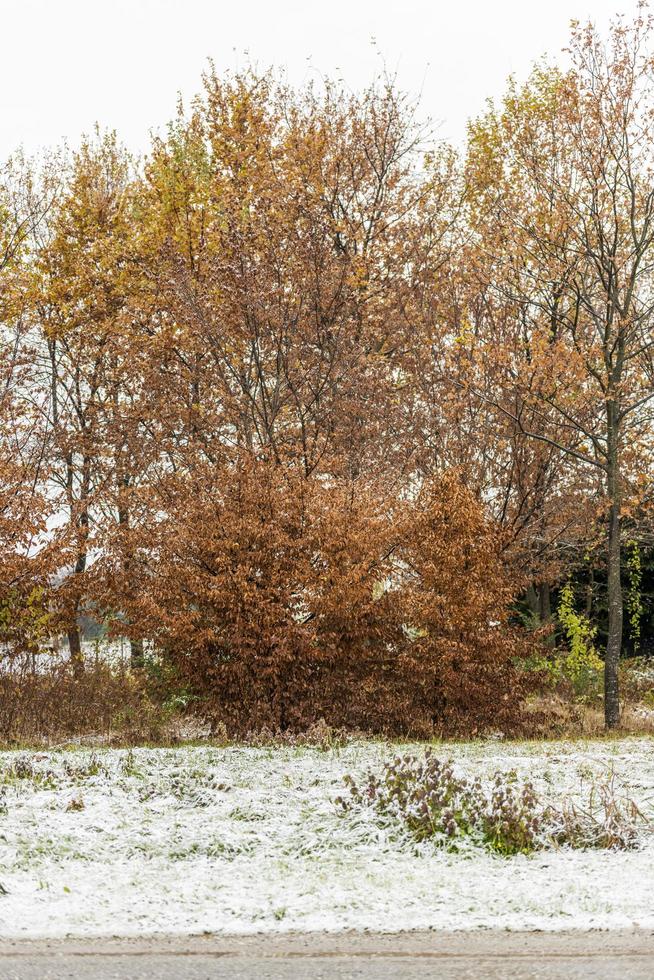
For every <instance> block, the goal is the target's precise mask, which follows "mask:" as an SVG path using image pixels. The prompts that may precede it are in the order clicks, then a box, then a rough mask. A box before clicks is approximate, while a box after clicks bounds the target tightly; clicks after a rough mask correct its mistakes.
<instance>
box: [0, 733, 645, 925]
mask: <svg viewBox="0 0 654 980" xmlns="http://www.w3.org/2000/svg"><path fill="white" fill-rule="evenodd" d="M408 748H411V749H412V750H415V751H422V749H421V748H420V747H417V746H414V747H407V746H392V745H387V744H383V743H363V742H359V743H353V744H351V745H347V746H345V747H343V748H336V749H332V750H329V751H321V750H320V749H317V748H307V747H304V748H225V749H220V748H210V747H200V748H197V747H193V748H191V747H188V748H180V749H135V750H133V751H124V750H110V749H102V750H97V751H95V752H93V751H90V750H74V751H52V752H49V753H43V752H42V753H30V754H25V753H8V752H4V753H0V793H1V794H2V795H1V796H0V882H1V883H2V885H3V886H4V888H5V889H6V892H7V894H4V895H0V935H1V936H2V937H5V938H8V937H39V936H40V937H57V936H67V935H72V936H84V935H97V936H103V935H104V936H107V935H133V934H141V935H144V934H153V933H171V934H189V933H201V932H205V931H206V932H212V933H216V932H224V933H251V932H273V931H275V932H279V931H286V930H291V929H293V930H316V929H326V930H340V929H350V928H358V929H370V930H380V931H397V930H402V929H417V928H434V929H461V928H467V929H469V928H477V927H479V928H490V927H496V928H497V927H499V928H508V929H547V930H558V929H569V928H618V927H630V926H641V927H644V928H654V904H653V903H652V900H651V886H652V881H654V841H653V840H652V837H651V835H649V834H648V833H644V834H643V841H642V845H641V847H640V848H639V849H638V850H634V851H622V852H620V851H615V852H613V851H611V852H607V851H572V850H567V849H562V850H559V851H554V850H550V851H541V852H539V853H536V854H534V855H532V856H530V857H525V856H518V857H513V858H508V859H507V858H502V857H498V856H494V855H491V854H488V853H486V852H484V851H481V850H479V851H475V852H473V853H466V854H459V855H457V854H450V853H446V852H444V851H439V850H436V849H434V847H433V846H432V845H430V844H424V845H420V846H416V845H415V844H414V843H412V842H411V841H410V840H409V839H408V838H407V837H405V836H403V834H402V833H401V832H399V831H398V828H397V827H396V826H393V825H388V826H382V825H380V824H379V822H378V819H377V818H376V817H375V814H374V812H373V811H371V810H368V809H365V810H363V811H361V810H359V811H357V810H353V811H348V812H347V813H344V814H343V813H341V812H340V811H339V808H338V807H337V806H336V805H335V803H334V798H335V797H336V796H338V795H339V794H341V793H342V792H343V791H344V788H343V776H344V775H345V774H346V773H352V774H353V775H355V776H357V775H358V776H359V777H361V776H363V775H364V774H365V772H366V771H367V770H368V769H374V770H379V769H380V768H381V766H382V764H383V761H384V760H385V759H388V758H391V757H392V756H393V755H395V754H397V753H398V752H400V751H401V752H404V751H406V750H407V749H408ZM653 749H654V743H653V742H652V741H651V740H649V739H624V740H615V741H597V742H580V743H565V742H558V743H541V744H540V745H537V744H535V743H500V742H493V741H490V742H480V743H470V744H460V745H456V744H444V745H441V746H438V747H437V753H438V754H439V755H440V756H442V757H443V758H451V759H453V760H454V761H455V763H456V764H457V766H458V767H460V768H461V769H462V770H465V771H466V772H467V773H469V774H471V775H474V774H479V775H481V776H482V777H484V776H486V777H487V776H489V775H490V774H491V773H492V772H493V771H495V770H496V769H516V770H517V771H518V773H520V774H523V775H526V776H529V778H531V779H532V780H533V781H534V782H535V784H536V786H537V788H538V789H539V790H540V791H541V792H543V793H546V794H548V795H549V796H550V797H556V796H557V795H560V794H568V793H571V794H580V795H581V796H583V793H584V786H586V788H587V782H588V780H589V778H591V777H592V775H593V774H594V775H602V774H603V773H604V774H606V771H607V769H611V768H613V769H614V771H615V773H616V775H617V776H618V777H619V779H620V781H621V783H622V784H623V786H624V788H625V789H626V791H627V792H628V793H629V795H630V796H631V797H632V798H633V799H634V800H635V801H636V802H637V803H638V804H639V805H640V806H641V807H642V808H643V810H644V811H645V812H646V813H647V814H648V815H652V816H654V799H653V797H654V793H653V790H654V751H653ZM30 766H31V768H30ZM16 771H18V772H19V773H23V776H22V778H16V777H15V773H16ZM25 772H26V773H27V775H25Z"/></svg>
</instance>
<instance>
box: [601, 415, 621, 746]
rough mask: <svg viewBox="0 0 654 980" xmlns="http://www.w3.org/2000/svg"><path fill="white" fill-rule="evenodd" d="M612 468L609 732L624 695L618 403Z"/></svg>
mask: <svg viewBox="0 0 654 980" xmlns="http://www.w3.org/2000/svg"><path fill="white" fill-rule="evenodd" d="M607 408H608V467H607V484H608V492H609V500H610V508H609V528H608V542H607V545H608V550H607V558H608V561H607V565H608V603H609V632H608V639H607V643H606V657H605V660H604V722H605V724H606V727H607V728H616V727H617V726H618V725H619V724H620V692H619V688H618V666H619V663H620V653H621V650H622V619H623V600H622V581H621V575H620V572H621V568H620V564H621V559H620V531H621V527H620V507H621V502H622V501H621V485H620V468H619V457H618V431H617V425H616V424H615V422H614V418H615V403H613V402H609V403H608V406H607Z"/></svg>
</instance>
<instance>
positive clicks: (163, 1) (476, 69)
mask: <svg viewBox="0 0 654 980" xmlns="http://www.w3.org/2000/svg"><path fill="white" fill-rule="evenodd" d="M634 7H635V4H634V2H633V0H622V2H621V0H404V2H403V3H392V2H390V0H323V2H320V3H318V2H315V0H249V2H248V0H240V2H239V0H229V2H222V0H0V14H1V20H0V23H1V25H2V35H3V45H2V57H1V58H0V100H1V114H0V120H1V129H0V157H4V156H6V155H7V154H8V153H10V152H11V151H12V150H13V149H15V148H16V147H17V146H18V145H21V144H22V145H23V146H24V147H25V149H26V150H28V151H29V152H32V151H34V150H36V149H38V148H39V147H40V146H44V145H51V144H53V143H57V142H59V141H61V140H62V139H66V140H67V141H68V142H69V143H71V144H75V143H76V141H77V140H78V139H79V136H80V134H81V133H83V132H89V131H90V130H91V129H92V127H93V125H94V123H95V122H98V123H99V124H100V125H101V126H108V127H112V128H116V129H117V130H118V131H119V133H120V134H121V136H122V138H123V140H124V141H125V142H126V143H127V145H128V146H129V147H130V148H132V149H133V150H142V149H146V148H147V145H148V132H149V131H150V130H151V129H153V128H155V129H156V128H160V127H161V126H162V125H163V124H165V122H166V120H168V119H169V118H170V117H171V116H172V115H173V114H174V109H175V104H176V98H177V93H178V92H180V91H181V92H182V94H183V95H184V96H190V95H192V94H194V93H195V92H196V91H197V90H198V88H199V87H200V75H201V73H202V71H203V69H204V68H205V66H206V63H207V58H209V57H211V58H213V60H214V62H215V64H216V67H217V69H218V71H222V70H225V69H228V68H231V69H234V68H243V67H245V66H247V64H248V63H250V62H252V63H254V64H256V65H257V66H259V67H260V68H265V67H268V66H270V65H276V66H281V67H283V68H285V69H286V70H287V72H288V76H289V79H290V80H291V81H292V82H294V83H302V82H303V81H305V80H307V79H309V78H310V77H312V75H313V76H316V77H318V76H320V75H324V74H328V75H340V76H341V77H342V78H343V80H344V81H345V83H346V84H347V85H348V86H350V87H351V88H353V89H356V88H359V87H361V86H363V85H365V84H366V83H367V82H368V81H370V79H371V78H372V76H373V75H374V74H375V72H377V71H378V70H379V69H380V68H381V67H383V65H384V64H385V65H386V67H387V68H388V69H390V70H392V71H396V72H397V74H398V78H399V81H400V84H401V85H402V87H403V88H405V89H407V90H409V91H411V92H414V93H418V92H421V93H422V104H423V107H424V112H425V115H429V116H431V117H432V119H433V120H434V121H435V122H437V123H438V124H439V127H438V133H439V135H441V136H442V137H444V138H447V139H453V140H455V141H456V140H459V139H460V138H461V136H462V134H463V132H464V127H465V122H466V119H467V118H468V117H470V116H471V115H475V114H476V113H477V112H478V111H479V110H480V109H481V108H483V104H484V100H485V99H486V98H487V97H488V96H497V95H499V94H500V93H501V92H502V91H503V88H504V82H505V79H506V77H507V75H509V74H510V73H512V72H513V73H516V74H517V75H518V76H524V75H525V74H526V73H527V71H528V70H529V66H530V64H531V63H532V62H533V61H534V60H535V59H537V58H539V57H540V56H541V55H543V54H544V53H546V52H547V53H549V54H551V55H552V56H554V57H559V56H560V50H561V48H562V47H563V46H564V45H565V43H566V39H567V36H568V25H569V22H570V19H571V18H573V17H576V18H578V19H580V20H585V19H587V18H588V17H590V18H591V19H592V20H594V21H595V22H596V23H597V24H598V26H600V27H602V28H605V27H606V25H607V24H608V22H609V19H610V18H611V17H612V16H613V15H614V14H615V13H616V12H620V11H623V12H625V11H626V12H627V13H631V12H633V10H634Z"/></svg>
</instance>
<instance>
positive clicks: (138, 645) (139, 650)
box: [129, 640, 145, 670]
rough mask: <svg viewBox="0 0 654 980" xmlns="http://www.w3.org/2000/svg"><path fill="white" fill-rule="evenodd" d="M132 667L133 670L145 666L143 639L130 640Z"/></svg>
mask: <svg viewBox="0 0 654 980" xmlns="http://www.w3.org/2000/svg"><path fill="white" fill-rule="evenodd" d="M129 651H130V667H131V668H132V670H142V669H143V667H144V666H145V655H144V653H143V640H130V641H129Z"/></svg>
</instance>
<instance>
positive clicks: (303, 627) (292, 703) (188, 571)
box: [115, 460, 526, 736]
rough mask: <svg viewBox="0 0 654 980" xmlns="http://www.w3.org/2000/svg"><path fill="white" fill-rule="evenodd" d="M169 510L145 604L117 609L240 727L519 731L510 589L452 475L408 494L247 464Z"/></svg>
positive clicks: (174, 496) (215, 714) (153, 551)
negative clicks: (322, 723)
mask: <svg viewBox="0 0 654 980" xmlns="http://www.w3.org/2000/svg"><path fill="white" fill-rule="evenodd" d="M216 481H218V482H216ZM166 506H167V512H168V516H167V517H166V518H163V519H162V520H161V522H160V523H159V524H158V525H157V527H155V528H153V529H152V532H151V534H149V535H148V550H147V556H148V557H147V573H144V575H143V577H142V579H141V583H140V589H139V591H138V597H137V598H136V599H134V597H133V596H132V597H131V598H130V596H129V595H123V596H120V595H117V596H116V598H115V607H116V608H122V609H124V610H125V613H126V619H127V621H128V622H130V623H132V624H138V626H137V627H134V628H133V629H136V628H138V629H139V630H141V631H142V635H143V636H144V637H149V638H152V639H153V640H154V642H155V645H156V647H157V649H159V650H162V651H164V654H165V656H166V657H167V658H168V660H169V661H170V662H172V663H174V664H176V665H177V668H178V669H179V671H180V673H181V675H182V676H183V678H184V680H185V682H187V683H188V685H189V688H190V690H191V691H192V692H193V694H195V695H196V696H197V697H198V698H199V699H201V704H202V707H203V710H204V711H205V712H206V714H207V716H209V717H211V718H212V719H214V720H215V721H216V723H224V724H225V725H226V726H227V728H228V730H229V732H230V733H232V734H237V735H243V734H245V733H248V732H252V731H256V730H262V729H266V730H268V731H271V732H277V731H281V732H286V731H291V732H301V731H305V730H307V729H308V728H310V727H311V726H312V725H315V724H316V723H317V722H318V721H319V719H321V718H322V719H324V721H325V723H326V724H327V725H328V726H329V727H331V728H334V729H348V730H352V729H357V730H363V731H367V732H376V733H382V734H410V735H414V736H430V735H432V734H434V732H437V731H448V732H450V733H451V732H455V731H475V730H479V729H484V728H487V727H492V728H496V727H497V726H498V725H502V726H503V727H504V728H505V730H507V729H509V728H511V727H514V726H515V725H516V722H517V720H518V718H519V714H520V704H521V699H522V696H523V694H524V691H525V683H526V681H525V679H524V677H521V676H520V675H519V673H518V671H517V670H516V668H515V666H514V660H515V659H516V655H517V653H518V651H519V649H520V641H519V637H518V635H517V634H516V632H515V631H513V630H512V629H511V628H510V627H509V625H508V621H507V611H508V608H509V604H510V601H511V598H512V594H513V589H512V583H511V580H510V577H509V576H508V575H507V570H506V567H505V565H504V563H503V561H502V557H501V554H502V552H501V540H500V538H499V535H498V534H497V532H496V530H495V529H494V528H493V527H492V526H491V525H489V524H488V523H487V522H486V521H485V519H484V516H483V512H482V509H481V506H480V505H479V503H478V502H477V501H476V500H475V498H474V496H473V494H472V493H471V492H470V491H468V490H467V489H466V488H465V487H464V486H463V485H462V484H461V483H460V481H458V480H457V479H456V477H455V476H448V477H443V478H440V479H438V480H432V481H429V482H427V483H426V484H425V485H424V487H423V488H422V491H421V492H420V494H419V495H418V496H417V498H414V499H404V498H402V497H401V496H399V495H398V494H397V492H395V493H394V494H390V493H385V492H384V489H383V487H380V486H377V485H374V484H365V483H363V481H354V482H352V481H345V480H336V479H330V480H327V479H325V480H319V479H307V478H306V477H304V476H303V475H299V474H297V473H294V472H293V471H292V470H291V469H290V468H287V467H281V466H277V465H273V464H270V463H264V462H260V461H256V460H243V461H242V462H241V464H240V465H239V466H237V467H234V468H231V469H228V470H225V471H222V472H219V473H216V472H214V471H213V470H212V471H210V472H207V473H206V474H205V479H204V482H202V483H198V484H194V485H193V487H189V486H188V485H186V484H184V485H182V486H177V485H171V486H169V487H168V490H167V496H166ZM115 579H116V581H119V580H120V576H119V575H116V576H115Z"/></svg>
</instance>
